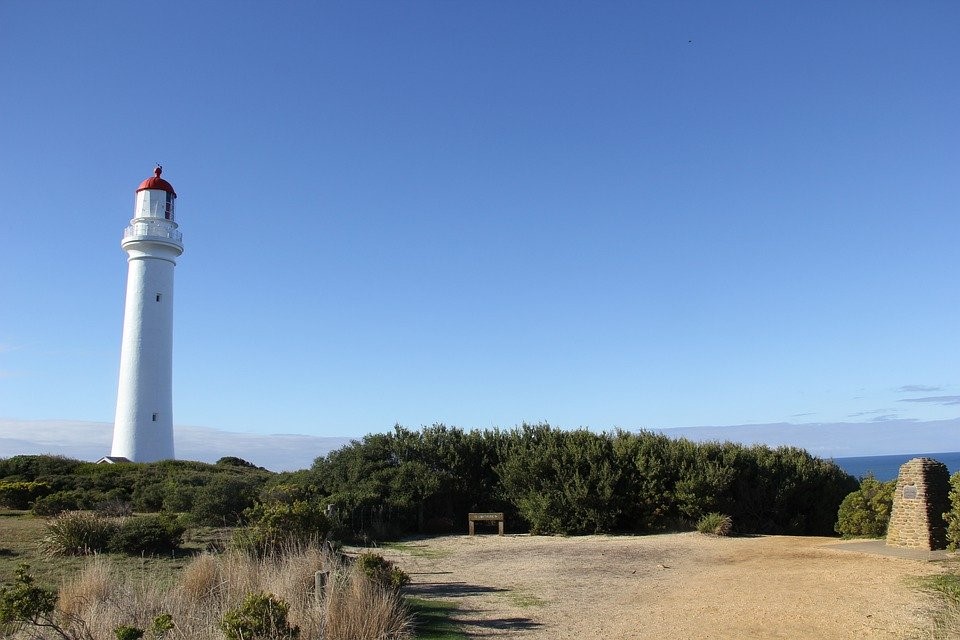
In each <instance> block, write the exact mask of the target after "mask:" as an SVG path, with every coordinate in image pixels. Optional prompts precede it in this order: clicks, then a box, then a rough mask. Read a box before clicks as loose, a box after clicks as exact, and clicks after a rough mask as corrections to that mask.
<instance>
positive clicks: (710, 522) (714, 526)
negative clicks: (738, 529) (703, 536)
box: [697, 513, 733, 536]
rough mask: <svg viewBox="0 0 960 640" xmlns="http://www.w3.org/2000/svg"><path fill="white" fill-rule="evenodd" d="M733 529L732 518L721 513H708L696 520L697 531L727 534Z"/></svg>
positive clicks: (720, 534) (716, 534)
mask: <svg viewBox="0 0 960 640" xmlns="http://www.w3.org/2000/svg"><path fill="white" fill-rule="evenodd" d="M732 530H733V518H731V517H730V516H726V515H723V514H722V513H708V514H707V515H705V516H703V517H702V518H700V520H698V521H697V531H699V532H700V533H708V534H711V535H714V536H728V535H730V531H732Z"/></svg>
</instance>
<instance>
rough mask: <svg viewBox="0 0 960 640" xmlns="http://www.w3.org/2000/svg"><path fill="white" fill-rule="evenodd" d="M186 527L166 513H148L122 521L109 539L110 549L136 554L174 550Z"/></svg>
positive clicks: (180, 540) (161, 552)
mask: <svg viewBox="0 0 960 640" xmlns="http://www.w3.org/2000/svg"><path fill="white" fill-rule="evenodd" d="M184 531H186V527H184V526H183V525H181V524H180V523H179V522H178V521H177V520H176V519H175V518H173V517H170V516H168V515H150V516H138V517H135V518H129V519H127V520H125V521H123V524H121V525H120V527H119V529H118V530H117V532H116V533H114V534H113V537H111V539H110V550H111V551H114V552H117V553H126V554H128V555H133V556H138V555H143V554H148V555H149V554H165V553H170V552H172V551H176V550H177V549H179V548H180V544H181V542H183V533H184Z"/></svg>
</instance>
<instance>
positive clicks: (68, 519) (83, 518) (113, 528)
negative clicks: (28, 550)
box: [42, 511, 120, 556]
mask: <svg viewBox="0 0 960 640" xmlns="http://www.w3.org/2000/svg"><path fill="white" fill-rule="evenodd" d="M119 528H120V524H119V522H118V521H117V520H115V519H113V518H105V517H103V516H99V515H97V514H94V513H87V512H85V511H68V512H66V513H63V514H61V515H59V516H57V517H55V518H53V519H52V520H50V522H48V523H47V535H46V537H44V539H43V542H42V545H43V547H44V549H46V551H47V552H48V553H52V554H55V555H65V556H76V555H87V554H90V553H98V552H101V551H106V550H107V549H108V548H109V547H110V540H111V538H113V536H114V534H116V532H117V530H118V529H119Z"/></svg>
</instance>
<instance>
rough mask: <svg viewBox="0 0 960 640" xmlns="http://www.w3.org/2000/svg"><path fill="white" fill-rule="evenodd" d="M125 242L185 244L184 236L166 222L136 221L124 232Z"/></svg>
mask: <svg viewBox="0 0 960 640" xmlns="http://www.w3.org/2000/svg"><path fill="white" fill-rule="evenodd" d="M123 240H124V242H126V241H129V240H160V241H166V242H172V243H174V244H178V245H182V244H183V234H181V233H180V231H179V230H178V229H177V228H176V226H175V225H172V224H171V223H169V222H167V221H166V220H158V221H156V222H155V221H153V220H136V221H134V222H131V223H130V226H129V227H127V228H126V229H124V230H123Z"/></svg>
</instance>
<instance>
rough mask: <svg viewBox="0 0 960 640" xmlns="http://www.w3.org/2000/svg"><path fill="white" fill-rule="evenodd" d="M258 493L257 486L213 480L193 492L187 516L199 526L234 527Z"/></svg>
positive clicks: (234, 480)
mask: <svg viewBox="0 0 960 640" xmlns="http://www.w3.org/2000/svg"><path fill="white" fill-rule="evenodd" d="M258 492H259V486H256V485H255V484H254V483H253V482H251V481H249V480H246V479H242V478H233V477H225V476H217V477H215V478H213V479H212V480H210V481H209V482H208V483H207V484H205V485H203V486H201V487H199V488H198V489H197V491H196V493H195V494H194V497H193V506H192V508H191V510H190V515H191V517H192V518H193V521H194V523H196V524H199V525H206V526H210V527H218V526H219V527H223V526H230V525H235V524H237V523H238V522H239V521H240V518H241V516H242V515H243V512H244V510H245V509H248V508H249V507H251V506H253V500H254V497H255V496H256V495H257V493H258Z"/></svg>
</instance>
